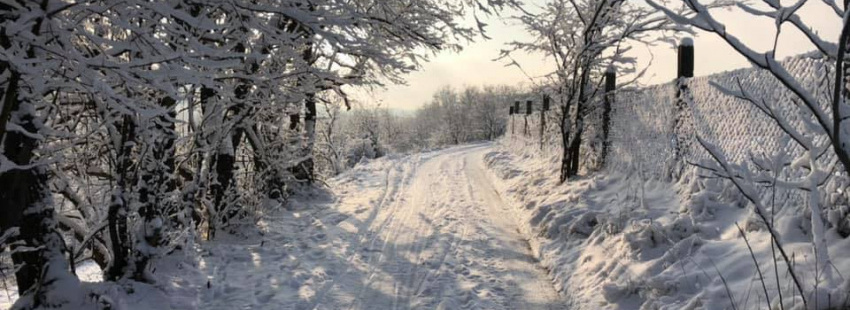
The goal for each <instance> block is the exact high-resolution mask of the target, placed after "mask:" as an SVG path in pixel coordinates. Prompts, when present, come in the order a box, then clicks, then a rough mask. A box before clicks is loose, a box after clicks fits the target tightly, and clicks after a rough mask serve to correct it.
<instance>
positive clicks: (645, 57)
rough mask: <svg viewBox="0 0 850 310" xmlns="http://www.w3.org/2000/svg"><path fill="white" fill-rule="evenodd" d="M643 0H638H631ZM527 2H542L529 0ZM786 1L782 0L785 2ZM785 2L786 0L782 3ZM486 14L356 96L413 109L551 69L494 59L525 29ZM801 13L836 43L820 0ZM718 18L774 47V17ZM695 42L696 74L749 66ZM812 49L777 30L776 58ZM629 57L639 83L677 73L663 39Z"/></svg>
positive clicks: (832, 20)
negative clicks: (401, 78) (394, 77)
mask: <svg viewBox="0 0 850 310" xmlns="http://www.w3.org/2000/svg"><path fill="white" fill-rule="evenodd" d="M635 1H642V0H635ZM528 2H530V3H529V4H530V5H539V4H542V3H545V0H531V1H528ZM785 2H786V1H783V3H785ZM785 4H786V5H787V4H788V3H785ZM512 14H513V13H512V12H506V13H504V14H503V17H502V18H490V19H488V20H486V21H485V22H486V23H487V24H488V27H487V28H486V31H487V32H486V34H487V35H488V36H489V37H491V39H490V40H483V39H479V40H478V41H476V42H473V43H470V44H468V45H466V46H465V47H464V49H463V50H462V51H460V52H457V53H454V52H442V53H439V54H437V55H433V56H432V57H431V60H430V61H429V62H428V63H426V64H424V65H423V66H422V68H421V69H420V70H419V71H417V72H414V73H411V74H409V75H408V76H406V81H407V83H406V85H388V86H387V87H384V88H378V89H374V90H370V91H356V92H355V94H354V96H355V98H356V101H359V102H361V103H362V104H366V105H380V106H381V107H386V108H390V109H393V110H415V109H416V108H418V107H420V106H422V105H423V104H426V103H428V102H430V100H431V95H432V94H433V93H435V92H436V91H437V90H438V89H439V88H440V87H443V86H445V85H451V86H453V87H455V88H460V87H463V86H482V85H488V84H508V85H524V86H528V85H531V80H530V78H529V77H532V78H536V77H539V76H542V75H544V74H546V73H548V72H551V71H552V70H553V68H554V65H553V64H552V63H551V61H550V60H548V59H546V58H545V57H544V55H542V54H518V53H513V54H512V55H513V57H514V58H515V59H516V60H517V61H518V62H519V63H520V65H522V67H523V69H524V71H525V73H527V75H526V74H525V73H523V72H522V71H521V70H519V69H518V68H517V67H515V66H510V67H506V66H505V64H506V62H505V61H504V60H502V61H494V59H495V58H497V57H498V56H499V51H500V50H502V49H505V48H506V43H507V42H511V41H524V40H526V39H527V38H528V34H527V33H526V32H525V31H524V29H523V28H522V26H519V25H517V24H516V23H515V22H514V21H512V20H510V19H509V18H507V17H508V16H510V15H512ZM800 15H801V16H802V17H803V20H804V21H806V22H807V24H808V25H809V26H810V27H811V28H812V29H814V30H815V31H817V32H818V33H819V34H820V35H821V36H822V37H823V38H825V39H827V40H829V41H832V42H835V41H837V39H838V36H839V31H840V29H839V28H840V25H841V24H840V22H841V20H840V19H839V18H838V17H837V16H836V15H835V14H834V13H832V11H831V10H830V9H829V8H828V7H827V6H826V5H825V4H823V3H822V1H817V0H810V1H808V3H806V5H805V6H804V7H803V9H802V10H801V11H800ZM715 16H716V17H717V19H719V20H720V21H721V22H722V23H724V24H725V25H726V26H727V30H728V32H729V33H731V34H733V35H735V36H737V37H738V38H739V39H741V40H742V41H743V42H745V43H747V44H748V45H749V46H750V47H752V48H753V49H755V50H756V51H760V52H763V51H766V50H768V49H770V48H771V47H772V46H773V42H774V35H775V33H776V29H775V22H774V21H773V20H772V19H768V18H763V17H762V18H759V17H753V16H751V15H748V14H746V13H743V12H741V11H739V10H737V9H733V10H728V9H723V10H720V11H718V12H716V13H715ZM693 39H694V45H695V69H694V74H695V75H697V76H703V75H709V74H712V73H717V72H722V71H728V70H734V69H738V68H743V67H750V64H749V63H748V62H747V61H746V59H744V58H743V57H742V56H740V55H738V54H737V53H736V52H735V51H734V50H732V49H731V48H730V47H728V46H727V45H726V43H725V42H723V41H722V40H721V39H719V37H717V35H715V34H710V33H697V35H696V36H695V37H694V38H693ZM811 50H814V46H813V45H812V44H811V43H809V42H808V41H807V39H806V38H805V37H804V36H803V35H802V34H801V33H800V32H799V31H797V30H796V29H793V28H791V27H788V26H786V27H784V28H783V29H782V31H781V32H780V40H779V44H778V49H777V57H778V58H784V57H788V56H792V55H797V54H801V53H805V52H808V51H811ZM632 52H633V54H632V56H634V57H636V58H637V59H638V63H639V67H641V68H642V67H646V66H647V65H648V70H647V74H646V75H645V76H644V77H643V78H642V79H641V80H640V82H641V83H642V84H645V85H650V84H658V83H664V82H668V81H671V80H673V79H674V78H675V74H676V53H675V47H674V46H671V45H670V44H667V43H660V44H658V45H655V46H651V47H645V46H642V45H640V46H635V48H634V49H633V51H632Z"/></svg>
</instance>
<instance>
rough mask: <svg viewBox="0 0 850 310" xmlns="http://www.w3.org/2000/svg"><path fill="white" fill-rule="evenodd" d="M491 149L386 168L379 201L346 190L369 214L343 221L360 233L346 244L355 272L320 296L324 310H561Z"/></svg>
mask: <svg viewBox="0 0 850 310" xmlns="http://www.w3.org/2000/svg"><path fill="white" fill-rule="evenodd" d="M486 150H488V147H487V146H485V145H478V146H467V147H459V148H452V149H449V150H446V151H442V152H438V153H436V154H431V155H424V156H422V157H419V156H414V157H410V158H407V159H405V160H402V161H401V162H398V163H397V165H393V166H391V167H387V168H389V171H387V176H386V180H387V182H386V183H384V184H385V188H384V189H383V191H382V192H383V195H381V197H380V199H377V200H374V199H371V197H363V196H361V195H362V194H363V192H361V191H360V190H357V189H353V190H351V191H349V192H347V193H345V195H344V198H343V199H342V200H341V203H343V204H349V205H350V204H355V205H358V206H360V207H361V208H355V209H354V211H355V213H356V212H362V213H363V214H368V215H367V216H365V217H364V218H362V219H359V218H356V217H354V218H349V219H351V221H350V223H341V226H343V227H344V226H345V225H346V224H351V228H352V231H355V232H356V233H355V234H354V235H353V236H352V237H354V240H353V242H352V243H351V244H349V245H348V246H349V248H350V249H351V250H352V251H350V252H349V255H353V257H351V259H350V261H351V262H352V265H351V266H350V267H351V269H352V270H348V271H347V272H345V273H343V274H340V275H339V276H338V277H337V279H334V281H335V282H337V283H334V284H333V285H332V287H329V288H328V291H327V292H325V293H324V295H326V296H327V297H323V298H320V299H318V300H317V302H318V304H319V305H324V306H321V307H320V308H338V307H339V306H340V305H341V304H340V303H339V302H340V301H346V300H348V301H347V302H344V303H343V304H345V305H346V307H349V308H356V309H398V308H410V307H413V308H435V307H436V308H442V309H462V308H482V309H554V308H557V306H556V305H558V304H559V302H558V296H557V294H556V293H555V290H554V289H553V288H552V285H551V284H550V282H549V281H548V280H547V276H546V274H545V272H544V271H543V270H541V269H540V267H539V266H538V264H537V263H536V261H534V260H533V258H532V257H531V254H530V250H529V248H528V245H527V243H526V241H525V240H524V239H523V238H521V236H520V235H519V233H518V231H517V223H516V222H517V221H518V219H517V217H516V216H515V215H514V213H513V212H512V211H511V208H510V207H509V206H507V205H505V204H504V203H503V202H502V200H501V199H500V197H499V195H498V194H497V192H496V191H495V189H494V188H493V186H492V185H491V184H490V181H489V180H488V178H487V175H486V173H485V172H484V170H483V169H485V168H484V164H483V154H484V152H485V151H486ZM356 177H361V178H366V179H369V178H372V177H374V176H370V175H358V176H356ZM366 196H368V195H366ZM373 202H377V203H373ZM362 207H365V209H363V208H362ZM340 209H341V210H345V209H346V208H340ZM355 228H356V230H354V229H355ZM351 274H359V276H354V277H352V276H351Z"/></svg>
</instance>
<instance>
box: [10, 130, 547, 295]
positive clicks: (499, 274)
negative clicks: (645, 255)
mask: <svg viewBox="0 0 850 310" xmlns="http://www.w3.org/2000/svg"><path fill="white" fill-rule="evenodd" d="M490 151H491V145H490V144H478V145H470V146H462V147H455V148H449V149H445V150H440V151H435V152H429V153H423V154H416V155H411V156H404V157H400V156H396V157H388V158H381V159H378V160H374V161H372V162H370V163H362V164H360V165H358V166H357V167H355V168H354V169H352V170H351V171H348V172H346V173H344V174H342V175H341V176H339V177H337V178H335V179H333V180H331V181H330V182H329V185H330V187H331V188H332V189H333V191H334V192H333V193H328V192H322V191H318V190H317V191H315V192H312V193H306V194H303V195H299V196H298V197H295V199H294V200H293V201H292V206H291V208H292V211H285V210H282V211H281V212H278V213H277V214H274V215H270V216H268V217H266V218H265V219H264V220H263V221H262V223H261V229H260V230H259V231H248V232H240V233H238V234H235V235H226V236H225V235H222V236H220V238H219V239H216V240H214V241H211V242H205V243H203V244H200V245H197V246H196V247H195V249H194V250H193V251H191V252H177V253H175V254H173V255H171V256H169V257H167V258H165V259H162V260H160V261H159V262H158V263H157V264H156V270H154V275H161V276H160V277H161V278H160V279H159V282H158V283H157V284H154V285H142V284H138V283H121V284H118V286H123V287H124V288H125V289H128V290H130V291H132V292H133V293H130V294H125V293H123V292H122V293H118V292H119V291H121V290H117V289H116V286H111V287H110V286H103V285H102V284H89V285H90V286H95V287H96V289H95V291H111V293H110V295H111V296H112V297H114V298H110V300H107V301H104V302H105V303H111V304H114V305H116V306H117V307H116V308H118V309H157V310H166V309H203V310H217V309H221V310H225V309H227V310H230V309H408V308H414V309H564V302H563V300H562V299H561V297H560V296H559V295H558V293H557V292H556V291H555V289H554V287H553V285H552V282H551V281H550V278H549V277H548V275H547V272H546V271H545V270H544V269H542V268H541V265H540V264H539V263H538V262H537V261H536V260H535V259H534V258H533V257H534V256H533V255H532V253H531V250H530V249H531V248H530V246H529V244H528V243H527V241H526V239H525V238H523V236H522V235H521V233H520V231H519V229H518V228H519V226H518V223H519V215H518V213H516V212H515V211H516V209H515V208H514V207H512V206H509V205H507V204H505V203H504V202H503V201H502V200H501V198H500V196H499V194H497V192H496V190H495V189H494V187H493V186H492V185H491V183H490V181H489V179H488V177H487V175H488V173H487V172H486V170H485V166H484V160H483V156H484V154H485V153H487V152H490ZM92 272H94V273H96V272H97V270H96V268H95V270H94V271H87V272H86V273H92ZM4 295H5V294H4ZM4 298H5V297H4ZM2 302H6V304H4V307H5V306H8V302H9V300H7V299H5V300H2Z"/></svg>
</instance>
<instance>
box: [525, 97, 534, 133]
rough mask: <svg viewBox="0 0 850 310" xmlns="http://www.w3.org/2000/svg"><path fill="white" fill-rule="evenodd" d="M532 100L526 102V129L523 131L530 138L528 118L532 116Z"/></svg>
mask: <svg viewBox="0 0 850 310" xmlns="http://www.w3.org/2000/svg"><path fill="white" fill-rule="evenodd" d="M531 104H532V103H531V100H527V101H526V102H525V129H523V134H524V135H525V136H526V137H528V116H529V115H531Z"/></svg>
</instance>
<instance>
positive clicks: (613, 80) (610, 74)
mask: <svg viewBox="0 0 850 310" xmlns="http://www.w3.org/2000/svg"><path fill="white" fill-rule="evenodd" d="M616 88H617V69H616V68H614V67H613V66H611V67H608V69H607V70H605V102H604V106H603V109H602V156H600V159H599V167H600V168H604V167H605V163H606V161H607V160H608V150H609V148H610V145H611V141H610V133H611V105H612V104H614V90H615V89H616Z"/></svg>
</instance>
